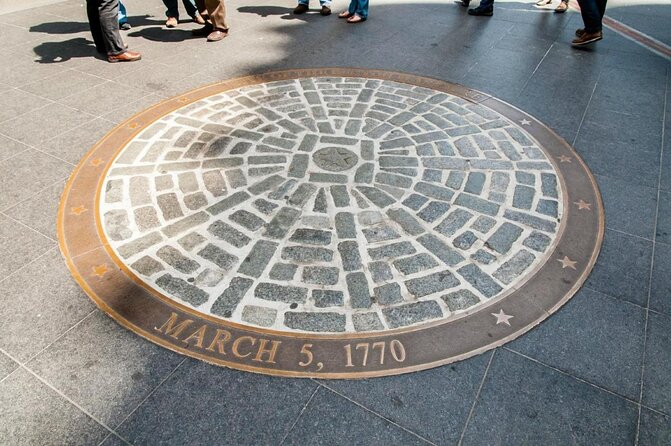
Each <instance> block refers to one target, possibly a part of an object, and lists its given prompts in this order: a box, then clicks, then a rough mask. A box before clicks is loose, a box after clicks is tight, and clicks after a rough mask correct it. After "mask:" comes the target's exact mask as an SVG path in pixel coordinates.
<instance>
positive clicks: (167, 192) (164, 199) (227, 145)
mask: <svg viewBox="0 0 671 446" xmlns="http://www.w3.org/2000/svg"><path fill="white" fill-rule="evenodd" d="M561 202H562V200H561V190H560V186H559V185H558V177H557V175H556V174H555V171H554V168H553V166H552V165H551V163H550V162H549V161H548V159H547V157H546V156H545V154H544V153H543V151H542V150H541V149H540V148H539V147H538V145H537V144H536V143H535V141H533V140H532V139H531V138H530V136H529V135H528V134H527V133H526V132H524V131H523V129H522V127H520V126H518V125H517V124H516V123H512V122H510V121H509V120H507V119H506V118H504V117H502V116H500V115H498V114H497V113H495V112H493V111H492V110H490V109H487V108H485V107H483V106H481V105H477V104H474V103H470V102H468V101H466V100H463V99H461V98H458V97H454V96H450V95H447V94H444V93H440V92H436V91H433V90H427V89H425V88H420V87H415V86H411V85H406V84H399V83H395V82H389V81H380V80H371V79H359V78H355V79H350V78H306V79H301V80H291V81H281V82H273V83H267V84H261V85H255V86H251V87H245V88H241V89H239V90H235V91H231V92H228V93H225V94H219V95H216V96H213V97H209V98H207V99H204V100H201V101H199V102H196V103H193V104H190V105H188V106H185V107H184V108H182V109H180V110H178V111H177V112H174V113H172V114H170V115H168V116H166V117H164V118H163V119H161V120H160V121H157V122H156V123H154V124H153V125H151V126H150V127H149V128H147V129H146V130H145V131H143V133H141V134H140V135H139V136H138V137H137V138H135V139H134V140H133V141H132V142H131V143H130V144H128V145H127V147H125V149H124V150H123V151H122V152H121V153H120V155H119V156H118V158H117V159H116V160H115V162H114V165H113V166H112V168H111V169H110V170H109V173H108V175H107V178H106V179H105V185H104V189H103V197H102V200H101V209H100V215H101V217H102V219H103V222H104V228H105V231H106V234H107V237H108V238H109V240H110V243H111V245H112V247H113V249H114V250H115V251H116V252H117V253H118V255H119V257H120V258H121V259H122V260H123V261H124V262H126V263H127V264H128V265H130V267H131V269H132V270H134V271H135V272H136V273H137V274H138V276H139V277H140V278H142V279H143V280H145V281H146V282H147V283H148V284H149V285H151V286H152V287H154V288H155V289H157V290H159V291H160V292H162V293H163V294H165V295H167V296H169V297H170V298H172V299H174V300H176V301H179V302H181V303H185V304H187V305H189V306H192V307H194V308H196V309H197V310H199V311H201V312H204V313H210V314H212V315H215V316H218V317H221V318H224V319H228V320H233V321H236V322H241V323H244V324H249V325H254V326H259V327H271V328H274V329H279V330H288V331H310V332H354V331H375V330H385V329H391V328H398V327H407V326H411V325H416V324H420V323H424V322H427V321H435V320H439V319H445V318H449V317H450V316H452V315H454V314H458V313H459V312H463V311H465V310H468V309H473V308H474V307H475V306H477V305H481V304H483V303H484V302H486V301H487V300H488V299H491V298H493V297H495V296H497V295H500V294H501V293H503V292H505V291H506V290H508V289H510V288H511V287H514V286H515V284H516V283H518V282H519V281H520V280H521V279H522V278H524V276H525V274H528V273H529V272H530V271H531V270H532V269H533V268H534V267H535V266H537V265H538V264H540V263H543V262H544V261H545V260H546V259H545V254H546V253H547V252H548V251H549V249H550V248H551V247H552V245H553V243H554V242H555V238H556V233H557V230H558V226H559V220H560V218H561V213H562V204H561Z"/></svg>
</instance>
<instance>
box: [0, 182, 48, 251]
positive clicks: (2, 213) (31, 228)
mask: <svg viewBox="0 0 671 446" xmlns="http://www.w3.org/2000/svg"><path fill="white" fill-rule="evenodd" d="M52 186H53V184H52ZM19 204H20V203H16V205H19ZM16 205H14V206H16ZM14 206H12V207H10V208H7V209H5V210H4V211H2V212H0V215H2V216H3V217H5V218H7V219H9V220H11V221H13V222H14V223H16V224H18V225H19V226H23V227H24V228H26V229H29V230H30V231H31V232H34V233H36V234H39V235H41V236H42V237H46V238H48V239H49V240H51V241H53V242H55V243H58V240H57V239H55V238H53V237H50V236H48V235H46V234H42V233H41V232H40V231H38V230H37V229H35V228H33V227H30V226H28V225H27V224H25V223H23V222H22V221H19V220H17V219H15V218H14V217H12V216H10V215H8V214H6V211H8V210H10V209H12V208H13V207H14Z"/></svg>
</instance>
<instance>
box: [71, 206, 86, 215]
mask: <svg viewBox="0 0 671 446" xmlns="http://www.w3.org/2000/svg"><path fill="white" fill-rule="evenodd" d="M86 211H88V209H86V208H85V207H84V205H81V206H77V207H74V208H70V213H71V214H72V215H82V214H83V213H84V212H86Z"/></svg>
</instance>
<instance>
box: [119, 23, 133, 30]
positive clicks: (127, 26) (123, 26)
mask: <svg viewBox="0 0 671 446" xmlns="http://www.w3.org/2000/svg"><path fill="white" fill-rule="evenodd" d="M119 29H121V30H124V31H128V30H129V29H131V26H130V23H128V22H123V23H120V24H119Z"/></svg>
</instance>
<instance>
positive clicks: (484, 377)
mask: <svg viewBox="0 0 671 446" xmlns="http://www.w3.org/2000/svg"><path fill="white" fill-rule="evenodd" d="M497 351H498V349H494V350H493V351H492V354H491V355H489V361H487V367H486V368H485V373H483V374H482V379H481V380H480V385H479V386H478V390H477V392H476V393H475V397H474V398H473V404H472V405H471V410H469V411H468V417H466V422H465V423H464V428H463V429H462V430H461V435H459V441H458V443H457V445H459V446H461V444H462V443H463V442H464V436H465V435H466V431H467V430H468V425H469V424H470V422H471V418H473V414H474V413H475V407H476V406H477V405H478V401H479V400H480V393H481V392H482V388H483V387H484V385H485V381H486V380H487V374H488V373H489V368H490V367H491V365H492V361H493V360H494V355H495V354H496V352H497Z"/></svg>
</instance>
